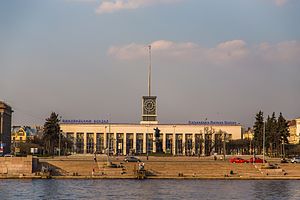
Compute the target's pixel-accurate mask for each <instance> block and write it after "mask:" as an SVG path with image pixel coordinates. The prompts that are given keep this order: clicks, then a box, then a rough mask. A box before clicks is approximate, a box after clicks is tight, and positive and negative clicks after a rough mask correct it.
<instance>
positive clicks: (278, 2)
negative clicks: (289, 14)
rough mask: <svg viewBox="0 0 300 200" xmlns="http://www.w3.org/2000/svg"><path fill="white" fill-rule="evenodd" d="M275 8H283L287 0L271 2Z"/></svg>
mask: <svg viewBox="0 0 300 200" xmlns="http://www.w3.org/2000/svg"><path fill="white" fill-rule="evenodd" d="M272 1H273V2H274V3H275V4H276V5H277V6H283V5H284V4H286V3H287V2H288V0H272Z"/></svg>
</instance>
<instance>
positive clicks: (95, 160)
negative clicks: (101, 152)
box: [94, 154, 97, 162]
mask: <svg viewBox="0 0 300 200" xmlns="http://www.w3.org/2000/svg"><path fill="white" fill-rule="evenodd" d="M94 162H97V158H96V154H94Z"/></svg>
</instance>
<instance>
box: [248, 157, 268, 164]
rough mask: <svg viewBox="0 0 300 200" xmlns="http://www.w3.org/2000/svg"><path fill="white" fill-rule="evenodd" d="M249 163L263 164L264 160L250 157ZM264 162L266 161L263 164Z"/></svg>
mask: <svg viewBox="0 0 300 200" xmlns="http://www.w3.org/2000/svg"><path fill="white" fill-rule="evenodd" d="M249 162H250V163H264V160H263V159H261V158H259V157H252V158H250V160H249ZM266 162H267V161H266V160H265V163H266Z"/></svg>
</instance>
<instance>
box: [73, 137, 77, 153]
mask: <svg viewBox="0 0 300 200" xmlns="http://www.w3.org/2000/svg"><path fill="white" fill-rule="evenodd" d="M73 142H74V143H73V153H74V152H75V153H76V151H77V147H76V142H77V133H76V132H74V137H73Z"/></svg>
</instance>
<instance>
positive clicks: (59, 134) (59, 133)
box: [58, 116, 61, 156]
mask: <svg viewBox="0 0 300 200" xmlns="http://www.w3.org/2000/svg"><path fill="white" fill-rule="evenodd" d="M59 122H61V116H59ZM60 136H61V130H60V126H59V132H58V156H60V140H61V139H60Z"/></svg>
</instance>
